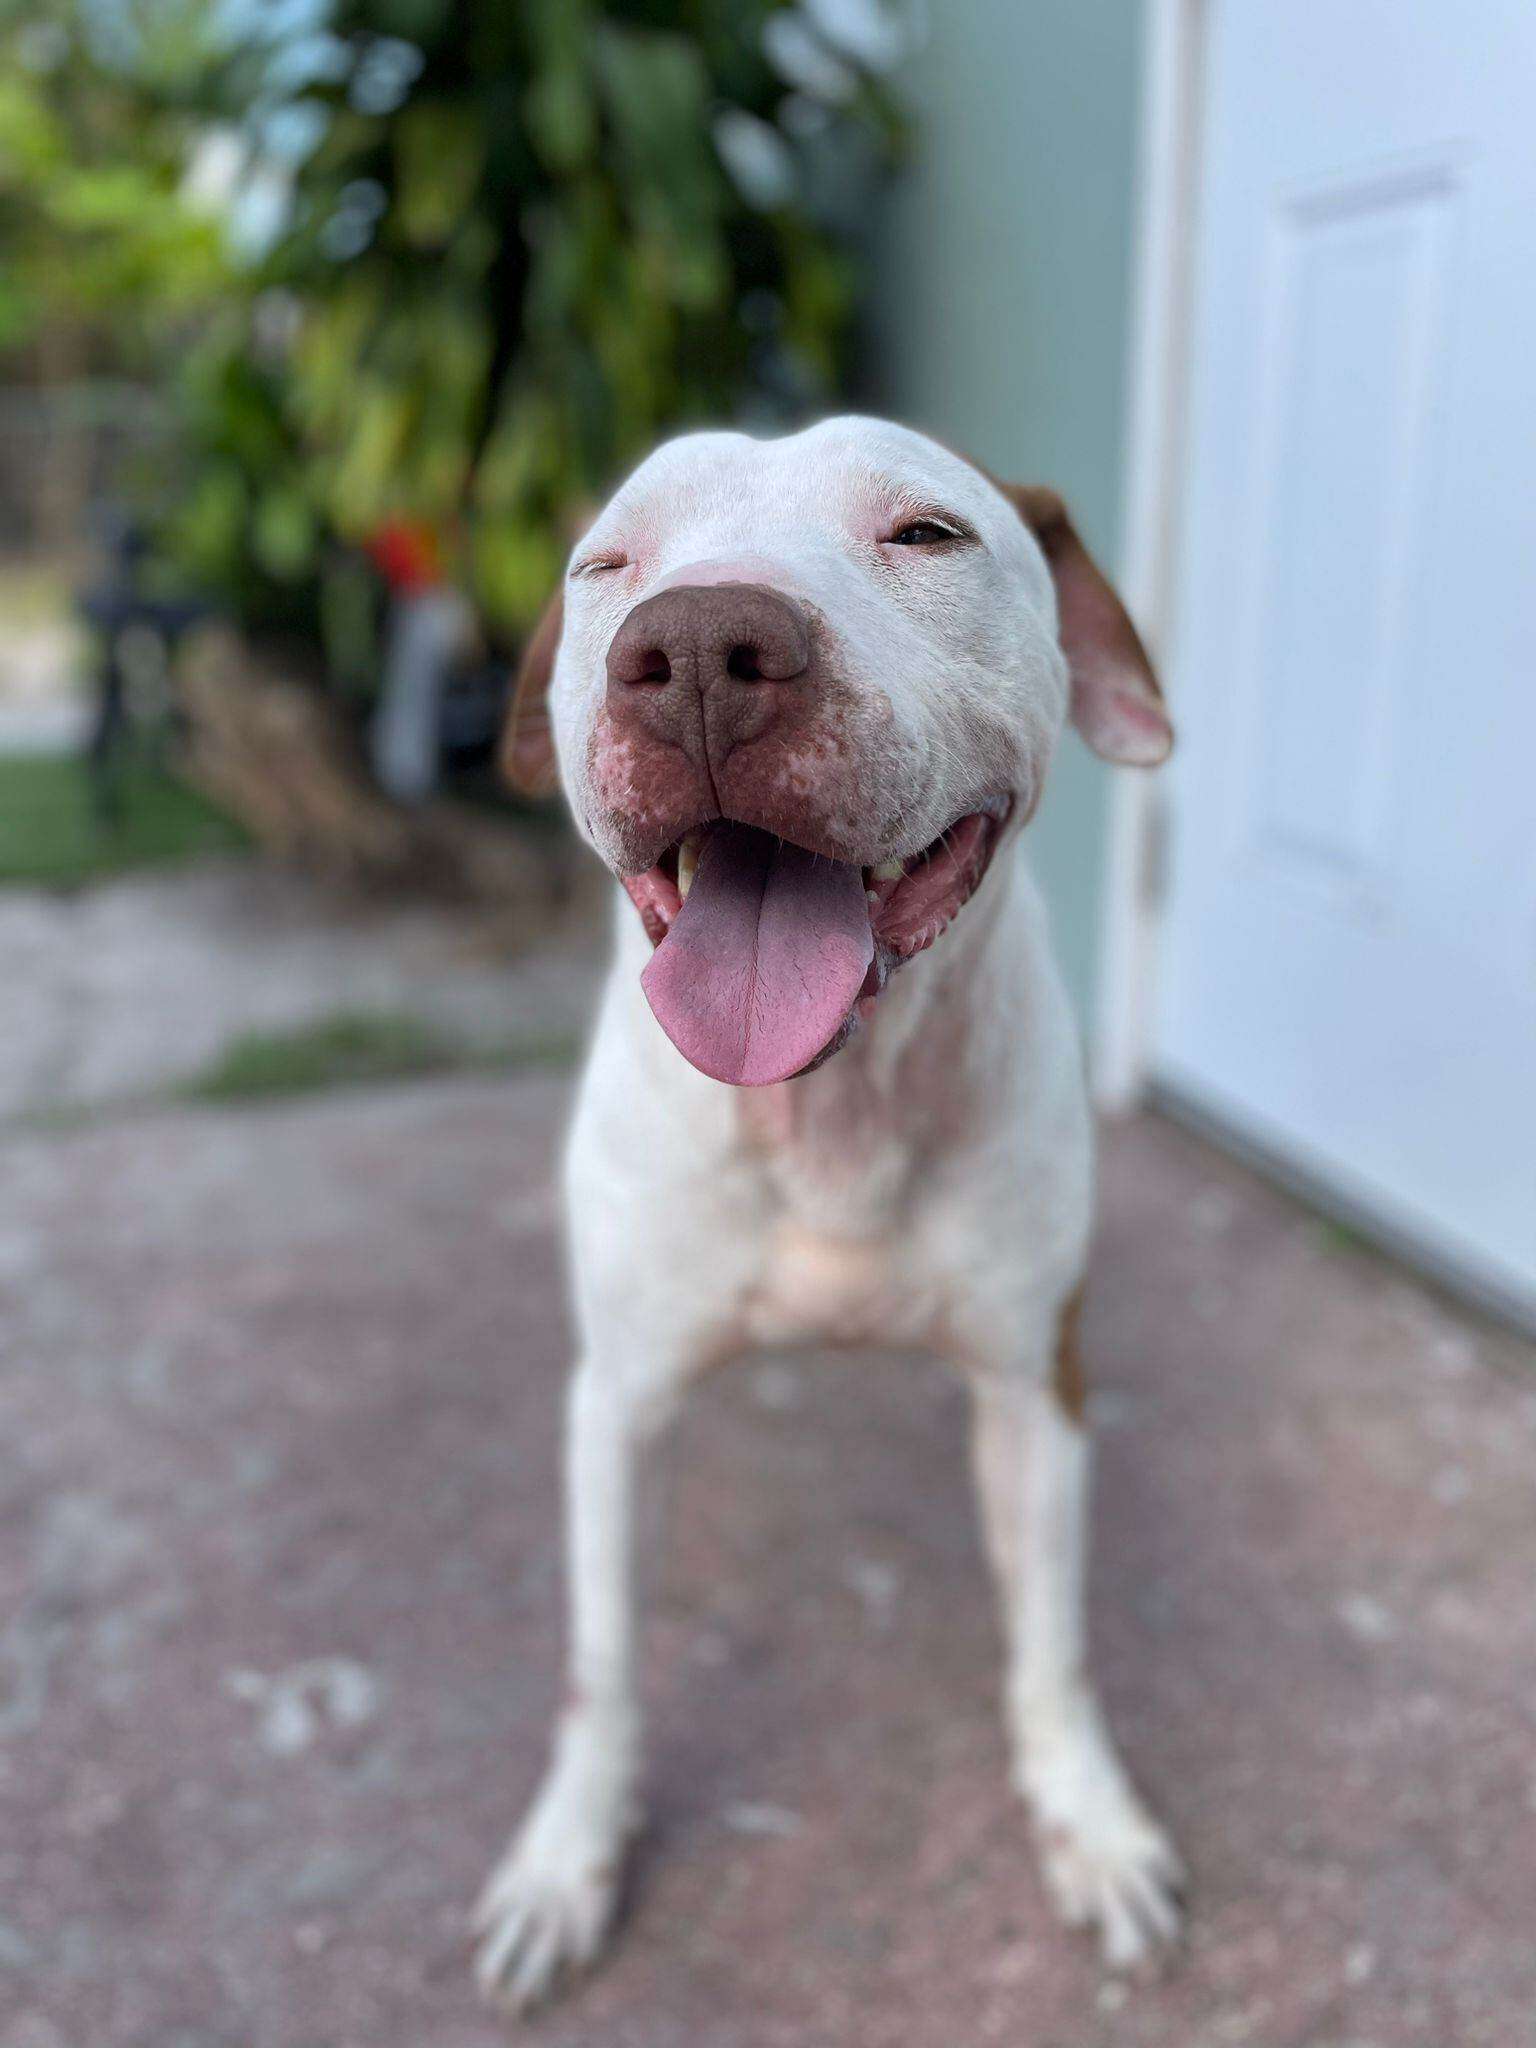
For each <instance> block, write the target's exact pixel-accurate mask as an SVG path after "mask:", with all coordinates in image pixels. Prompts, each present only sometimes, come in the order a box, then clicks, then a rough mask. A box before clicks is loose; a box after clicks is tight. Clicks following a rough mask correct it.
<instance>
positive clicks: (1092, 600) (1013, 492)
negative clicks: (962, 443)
mask: <svg viewBox="0 0 1536 2048" xmlns="http://www.w3.org/2000/svg"><path fill="white" fill-rule="evenodd" d="M1003 489H1004V491H1005V493H1006V495H1007V496H1008V497H1009V498H1010V499H1012V501H1013V503H1014V504H1015V505H1016V506H1017V508H1018V512H1019V517H1020V518H1021V519H1022V520H1023V521H1024V524H1025V525H1026V526H1027V527H1028V528H1029V529H1030V531H1031V532H1032V533H1033V534H1034V536H1035V539H1036V540H1037V541H1038V542H1039V543H1040V551H1041V553H1042V554H1043V555H1044V556H1045V559H1046V564H1047V566H1048V567H1049V569H1050V572H1051V577H1052V580H1053V581H1054V583H1055V585H1056V609H1057V613H1058V615H1059V622H1060V633H1061V649H1062V652H1063V654H1065V655H1066V657H1067V668H1068V671H1069V673H1070V675H1071V678H1072V723H1073V724H1074V725H1075V726H1076V727H1077V729H1078V731H1079V732H1080V733H1081V734H1082V736H1083V738H1084V739H1085V740H1086V741H1087V742H1088V744H1089V746H1090V747H1092V749H1093V751H1094V752H1095V753H1096V754H1100V755H1102V756H1103V758H1104V759H1105V760H1106V761H1122V762H1125V763H1127V764H1128V765H1129V766H1131V767H1135V768H1155V767H1156V766H1157V765H1158V763H1159V762H1160V761H1164V760H1166V759H1167V758H1168V750H1169V748H1170V747H1171V746H1172V745H1173V726H1172V725H1171V723H1170V722H1169V718H1168V712H1167V708H1166V706H1165V705H1164V703H1163V693H1162V691H1161V690H1160V689H1159V688H1158V685H1157V677H1156V676H1155V675H1154V674H1153V672H1152V663H1151V661H1150V660H1149V659H1148V656H1147V650H1146V649H1145V648H1144V647H1143V646H1142V644H1141V637H1140V635H1139V634H1138V633H1137V631H1136V628H1135V627H1134V626H1133V625H1132V624H1131V620H1130V615H1129V613H1128V612H1127V611H1126V609H1125V606H1124V605H1123V604H1122V603H1121V602H1120V600H1119V598H1118V597H1117V596H1116V595H1115V593H1114V590H1113V589H1112V588H1111V586H1110V583H1109V580H1108V578H1107V577H1106V576H1105V575H1104V573H1103V571H1102V570H1101V569H1100V568H1099V566H1098V564H1097V563H1096V562H1095V561H1094V559H1093V557H1092V555H1090V554H1089V552H1088V550H1087V549H1086V548H1085V547H1084V546H1083V543H1082V540H1081V539H1080V537H1079V535H1078V531H1077V528H1076V527H1075V526H1074V525H1073V524H1072V520H1071V516H1070V514H1069V513H1068V511H1067V508H1066V506H1065V505H1064V504H1063V503H1062V501H1061V499H1060V498H1059V497H1058V496H1057V494H1056V493H1055V492H1054V491H1051V490H1045V489H1042V488H1041V487H1040V486H1038V485H1032V484H1005V485H1004V486H1003Z"/></svg>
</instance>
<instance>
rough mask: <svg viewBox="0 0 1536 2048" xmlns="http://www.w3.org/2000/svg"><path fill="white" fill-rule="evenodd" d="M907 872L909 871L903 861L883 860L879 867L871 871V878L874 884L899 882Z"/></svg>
mask: <svg viewBox="0 0 1536 2048" xmlns="http://www.w3.org/2000/svg"><path fill="white" fill-rule="evenodd" d="M906 872H907V870H906V868H905V866H904V865H903V863H902V862H901V861H899V860H883V861H881V862H880V864H879V865H878V867H872V868H871V869H870V871H869V876H870V880H871V881H873V882H899V881H900V880H901V878H902V876H903V875H904V874H905V873H906Z"/></svg>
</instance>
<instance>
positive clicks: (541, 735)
mask: <svg viewBox="0 0 1536 2048" xmlns="http://www.w3.org/2000/svg"><path fill="white" fill-rule="evenodd" d="M563 623H564V605H563V602H562V598H561V593H560V592H559V591H558V590H557V591H556V592H555V594H554V596H553V597H552V598H551V599H550V601H549V603H548V604H547V605H546V606H545V608H544V616H543V617H542V618H541V619H540V620H539V623H538V624H537V626H535V627H534V629H533V638H532V639H531V640H530V641H529V642H528V645H527V646H526V647H525V648H524V649H523V658H522V661H521V663H520V664H519V667H518V671H517V681H516V682H515V683H514V684H513V685H512V704H511V708H510V709H509V710H508V712H507V720H506V724H505V725H504V726H503V727H502V732H501V772H502V774H503V775H504V776H505V777H506V779H507V781H508V782H510V783H511V785H512V787H513V788H514V789H515V790H516V791H517V792H518V793H519V795H521V796H550V795H552V794H553V792H554V790H555V787H556V784H557V782H558V779H559V772H558V769H557V766H556V763H555V736H554V732H553V730H552V728H551V726H550V722H549V679H550V677H551V675H553V673H554V668H555V654H556V651H557V650H558V648H559V646H560V629H561V626H562V625H563Z"/></svg>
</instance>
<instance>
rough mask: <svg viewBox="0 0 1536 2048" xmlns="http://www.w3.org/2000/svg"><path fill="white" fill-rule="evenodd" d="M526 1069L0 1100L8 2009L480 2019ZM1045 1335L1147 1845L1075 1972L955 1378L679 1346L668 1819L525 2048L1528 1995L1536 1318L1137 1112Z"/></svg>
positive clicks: (541, 1720)
mask: <svg viewBox="0 0 1536 2048" xmlns="http://www.w3.org/2000/svg"><path fill="white" fill-rule="evenodd" d="M564 1100H565V1098H564V1091H563V1087H562V1085H561V1084H560V1083H558V1082H556V1081H554V1080H552V1079H549V1078H525V1079H521V1080H507V1079H499V1080H494V1081H491V1080H478V1081H468V1080H457V1081H450V1082H443V1083H438V1084H432V1085H429V1086H423V1087H415V1088H408V1089H397V1090H393V1091H381V1092H378V1093H368V1094H355V1095H349V1096H336V1097H331V1098H326V1099H320V1100H314V1101H311V1102H309V1103H307V1104H305V1105H303V1106H295V1107H290V1108H284V1109H277V1110H266V1111H260V1112H256V1111H245V1112H239V1111H218V1112H214V1111H192V1110H186V1111H177V1112H165V1113H158V1114H154V1115H141V1116H137V1117H134V1118H131V1119H119V1120H116V1121H113V1120H107V1121H104V1122H101V1123H98V1124H97V1125H95V1126H93V1127H91V1128H88V1129H83V1130H78V1131H73V1132H69V1133H67V1134H53V1135H25V1136H16V1135H13V1136H12V1137H10V1138H9V1139H7V1140H5V1141H3V1142H0V1444H3V1446H4V1450H3V1454H0V1527H3V1532H4V1533H3V1540H0V1613H3V1615H4V1616H5V1618H6V1620H5V1628H4V1631H3V1635H0V2048H494V2044H495V2043H496V2042H498V2041H499V2040H501V2039H503V2038H504V2036H503V2034H502V2033H501V2031H500V2029H499V2028H498V2026H497V2025H496V2024H495V2023H494V2022H493V2021H492V2020H491V2019H490V2018H489V2017H487V2016H486V2015H485V2014H483V2013H482V2012H481V2011H480V2010H479V2009H478V2007H477V2006H476V2003H475V2001H474V1998H473V1996H472V1994H471V1991H470V1988H469V1984H468V1978H467V1970H466V1957H465V1952H464V1945H463V1930H462V1916H463V1912H464V1909H465V1907H466V1906H467V1903H468V1901H469V1900H470V1898H471V1897H472V1894H473V1892H474V1890H475V1888H476V1886H477V1884H478V1881H479V1879H480V1876H481V1875H482V1873H483V1871H484V1869H485V1867H486V1865H487V1864H488V1863H489V1861H490V1859H491V1858H492V1856H493V1855H494V1854H495V1853H496V1851H497V1850H498V1849H499V1847H500V1845H501V1841H502V1838H503V1836H504V1834H505V1832H506V1831H507V1829H508V1828H509V1827H510V1825H511V1823H512V1821H513V1820H514V1818H515V1816H516V1814H517V1811H518V1808H519V1805H520V1803H521V1801H522V1800H523V1798H524V1797H525V1795H526V1794H527V1792H528V1790H529V1788H530V1787H531V1785H532V1784H533V1782H534V1779H535V1776H536V1773H537V1770H538V1766H539V1762H540V1758H541V1754H542V1750H543V1746H544V1735H545V1727H546V1722H547V1717H548V1715H549V1713H550V1710H551V1708H552V1706H553V1704H554V1702H555V1699H556V1697H557V1692H558V1685H559V1677H558V1644H559V1588H560V1569H559V1557H558V1548H557V1524H556V1486H555V1462H556V1423H557V1411H558V1404H559V1390H560V1381H561V1374H562V1370H563V1366H564V1360H565V1349H566V1337H565V1330H564V1316H563V1308H562V1301H561V1291H560V1285H559V1281H558V1277H557V1275H558V1253H557V1248H556V1243H555V1234H554V1225H553V1217H552V1210H551V1202H550V1197H549V1168H550V1162H551V1158H552V1155H553V1151H554V1147H555V1144H556V1142H557V1133H558V1129H559V1126H560V1122H561V1118H562V1115H563V1112H564ZM1104 1180H1105V1199H1104V1212H1105V1220H1104V1229H1103V1233H1102V1242H1101V1246H1100V1256H1099V1263H1098V1275H1097V1279H1096V1281H1095V1284H1094V1287H1093V1289H1092V1291H1091V1294H1090V1300H1089V1309H1088V1315H1087V1319H1086V1330H1085V1336H1086V1340H1087V1348H1088V1351H1089V1355H1090V1358H1091V1359H1092V1360H1093V1361H1094V1363H1095V1367H1096V1382H1097V1388H1098V1391H1097V1394H1096V1397H1095V1398H1096V1404H1097V1411H1098V1420H1099V1423H1100V1425H1101V1432H1102V1435H1101V1441H1102V1459H1101V1486H1100V1491H1099V1512H1098V1525H1099V1526H1098V1551H1097V1559H1098V1563H1097V1570H1096V1577H1095V1602H1094V1606H1095V1615H1094V1619H1095V1632H1096V1638H1097V1652H1098V1662H1099V1667H1100V1671H1101V1673H1102V1676H1103V1680H1104V1684H1105V1689H1106V1691H1107V1694H1108V1697H1109V1701H1110V1705H1111V1710H1112V1713H1113V1717H1114V1720H1115V1722H1116V1724H1117V1726H1118V1728H1119V1730H1120V1732H1121V1735H1122V1738H1123V1741H1124V1744H1125V1747H1126V1750H1127V1752H1128V1755H1129V1757H1130V1759H1131V1761H1132V1765H1133V1768H1134V1770H1135V1772H1136V1774H1137V1776H1138V1777H1139V1778H1140V1779H1141V1780H1142V1782H1143V1783H1144V1785H1145V1786H1146V1788H1147V1789H1148V1791H1149V1792H1150V1794H1151V1795H1152V1797H1153V1799H1154V1800H1155V1802H1156V1804H1157V1805H1158V1806H1159V1808H1160V1809H1161V1810H1162V1811H1163V1813H1164V1814H1165V1815H1166V1817H1167V1818H1168V1820H1169V1821H1170V1823H1171V1825H1172V1826H1173V1828H1174V1830H1175V1832H1176V1833H1177V1835H1178V1836H1179V1838H1180V1840H1181V1843H1182V1845H1183V1847H1184V1849H1185V1851H1186V1853H1187V1855H1188V1857H1189V1861H1190V1863H1191V1866H1192V1869H1193V1872H1194V1881H1195V1905H1194V1918H1193V1926H1192V1934H1191V1939H1190V1943H1189V1947H1188V1952H1187V1954H1186V1955H1185V1957H1184V1958H1183V1960H1182V1961H1181V1962H1180V1964H1179V1965H1178V1966H1177V1967H1176V1968H1175V1969H1174V1970H1173V1972H1172V1973H1171V1974H1170V1975H1169V1976H1168V1977H1167V1978H1166V1980H1165V1981H1163V1982H1161V1983H1157V1984H1153V1985H1150V1986H1146V1987H1139V1988H1133V1989H1127V1988H1126V1987H1123V1986H1120V1985H1116V1984H1109V1983H1105V1982H1104V1981H1103V1980H1102V1979H1101V1977H1100V1976H1099V1974H1098V1972H1097V1970H1096V1967H1095V1965H1094V1963H1093V1960H1092V1958H1091V1956H1090V1955H1089V1953H1088V1951H1087V1949H1086V1948H1085V1947H1084V1946H1083V1945H1082V1944H1081V1943H1080V1942H1079V1941H1077V1940H1075V1939H1073V1938H1071V1937H1068V1936H1065V1935H1063V1934H1061V1933H1059V1932H1058V1931H1057V1930H1056V1929H1055V1928H1054V1927H1053V1926H1052V1925H1051V1923H1050V1922H1049V1920H1048V1918H1047V1914H1046V1910H1045V1907H1044V1904H1043V1901H1042V1897H1041V1893H1040V1888H1039V1886H1038V1884H1037V1882H1036V1879H1035V1876H1034V1873H1033V1871H1032V1869H1031V1866H1030V1862H1029V1858H1028V1853H1027V1849H1026V1844H1025V1838H1024V1830H1023V1828H1022V1826H1021V1824H1020V1819H1019V1816H1018V1814H1017V1813H1016V1812H1015V1810H1014V1809H1013V1807H1012V1805H1011V1804H1010V1802H1009V1801H1008V1800H1007V1798H1006V1797H1005V1796H1004V1795H1003V1791H1002V1770H1003V1756H1002V1744H1001V1740H1000V1735H999V1727H998V1721H997V1715H996V1711H995V1694H996V1689H997V1676H998V1672H997V1664H998V1649H997V1643H996V1640H995V1635H994V1629H993V1622H992V1616H991V1611H990V1606H989V1602H988V1598H987V1594H986V1590H985V1587H984V1584H983V1580H982V1575H981V1569H980V1565H979V1562H978V1558H977V1552H976V1542H975V1536H974V1531H973V1524H972V1517H971V1512H970V1505H969V1500H968V1497H967V1491H966V1487H965V1482H964V1475H963V1459H962V1424H963V1414H962V1406H961V1400H960V1396H959V1393H958V1390H957V1389H956V1388H955V1387H954V1386H953V1385H951V1384H950V1382H949V1381H948V1380H947V1379H946V1377H945V1376H944V1375H943V1374H942V1373H941V1372H940V1371H938V1370H937V1369H936V1368H931V1367H928V1366H925V1365H920V1364H911V1365H906V1364H899V1365H896V1364H893V1362H892V1361H891V1360H890V1359H887V1358H873V1357H864V1358H857V1359H853V1360H844V1359H839V1360H836V1361H831V1360H823V1359H819V1358H814V1357H812V1358H807V1357H803V1356H802V1357H796V1358H793V1359H786V1358H780V1359H769V1360H758V1361H755V1362H752V1363H749V1364H747V1365H745V1366H744V1367H743V1368H742V1369H740V1370H738V1371H736V1372H733V1373H729V1374H722V1375H720V1376H719V1377H718V1378H717V1379H716V1380H715V1381H712V1382H711V1383H710V1384H709V1385H707V1386H705V1387H704V1388H702V1389H701V1390H700V1393H699V1396H698V1398H697V1400H696V1402H695V1404H694V1406H693V1407H692V1408H691V1410H690V1411H689V1414H688V1416H687V1418H686V1419H685V1422H684V1424H683V1426H682V1429H681V1431H680V1432H679V1435H678V1437H677V1439H676V1440H675V1442H674V1444H673V1446H672V1447H671V1450H670V1452H669V1455H668V1456H667V1458H666V1459H665V1461H664V1467H663V1472H664V1483H663V1484H662V1485H661V1486H660V1487H659V1488H658V1489H657V1491H658V1494H659V1496H660V1499H661V1506H660V1509H659V1510H658V1512H657V1514H656V1516H655V1518H654V1519H655V1520H656V1523H657V1531H658V1535H657V1550H658V1562H657V1564H656V1567H655V1570H654V1572H653V1574H652V1576H653V1578H654V1581H655V1585H654V1591H653V1599H652V1626H651V1629H650V1632H649V1637H648V1643H649V1651H648V1690H649V1695H650V1703H651V1709H652V1738H651V1750H650V1783H651V1790H652V1794H653V1802H654V1803H653V1821H652V1825H651V1828H650V1831H649V1833H648V1835H647V1837H646V1840H645V1843H644V1846H643V1849H642V1853H641V1857H640V1868H639V1871H638V1873H637V1879H638V1881H637V1884H636V1887H635V1899H634V1905H633V1910H632V1911H631V1913H630V1915H629V1917H628V1921H627V1924H626V1926H625V1929H624V1932H623V1937H622V1941H621V1944H620V1946H619V1948H618V1950H617V1952H616V1954H615V1956H614V1958H613V1960H612V1962H611V1963H610V1965H609V1966H608V1968H607V1969H606V1970H604V1971H603V1972H602V1973H601V1974H600V1975H599V1976H598V1977H596V1978H595V1979H594V1980H593V1981H592V1982H591V1983H590V1984H588V1985H587V1986H585V1987H584V1988H582V1989H581V1990H580V1991H579V1992H578V1993H577V1994H576V1995H575V1996H574V1997H573V1998H572V1999H570V2000H569V2001H568V2002H567V2003H566V2004H564V2005H563V2006H561V2007H559V2008H557V2009H556V2010H555V2011H554V2012H552V2013H551V2014H550V2015H549V2016H548V2017H547V2018H546V2019H545V2020H543V2021H542V2022H540V2023H539V2025H538V2026H537V2028H536V2029H535V2030H534V2032H533V2033H532V2035H531V2036H530V2038H531V2039H533V2040H535V2041H537V2042H540V2043H543V2044H545V2048H595V2044H609V2043H611V2044H613V2048H791V2044H794V2048H807V2044H815V2048H898V2044H899V2048H974V2044H986V2043H992V2042H999V2043H1004V2042H1006V2043H1009V2044H1013V2048H1111V2044H1113V2048H1232V2044H1242V2043H1253V2044H1260V2048H1399V2044H1402V2048H1407V2044H1423V2048H1530V2044H1531V2043H1533V2042H1536V1927H1533V1901H1536V1821H1533V1810H1536V1739H1533V1719H1536V1683H1533V1681H1536V1668H1533V1666H1536V1601H1533V1599H1532V1587H1533V1585H1536V1515H1533V1512H1532V1505H1533V1495H1532V1478H1531V1474H1532V1466H1533V1455H1536V1373H1533V1372H1532V1364H1533V1360H1532V1356H1531V1353H1530V1351H1529V1349H1527V1348H1525V1347H1522V1346H1520V1345H1519V1344H1517V1343H1516V1342H1514V1341H1513V1340H1511V1339H1508V1338H1505V1337H1502V1336H1500V1335H1498V1334H1496V1333H1493V1332H1490V1331H1488V1330H1486V1329H1485V1328H1483V1327H1482V1326H1480V1325H1477V1324H1475V1323H1473V1322H1471V1321H1468V1320H1467V1319H1466V1318H1464V1317H1463V1316H1461V1315H1460V1314H1459V1313H1457V1312H1455V1311H1454V1310H1452V1309H1450V1308H1448V1307H1447V1306H1446V1305H1445V1304H1443V1303H1442V1302H1441V1301H1439V1300H1438V1299H1437V1298H1436V1297H1434V1296H1432V1295H1431V1294H1429V1293H1427V1292H1426V1291H1424V1290H1422V1289H1421V1288H1420V1287H1418V1286H1417V1285H1416V1284H1414V1283H1413V1282H1411V1281H1410V1280H1408V1279H1406V1278H1404V1277H1403V1276H1402V1275H1401V1274H1400V1273H1399V1272H1397V1271H1396V1270H1395V1269H1394V1268H1392V1267H1391V1266H1389V1265H1387V1264H1385V1263H1384V1262H1382V1261H1379V1260H1377V1259H1375V1258H1374V1257H1371V1256H1369V1255H1366V1254H1363V1253H1357V1252H1355V1251H1353V1250H1351V1249H1349V1248H1348V1247H1347V1246H1345V1245H1343V1244H1342V1243H1341V1241H1340V1240H1339V1239H1338V1237H1337V1235H1336V1234H1335V1233H1330V1232H1328V1231H1326V1230H1325V1229H1322V1228H1320V1227H1319V1226H1318V1225H1316V1224H1315V1223H1314V1222H1313V1221H1311V1220H1310V1219H1309V1218H1308V1217H1307V1216H1306V1215H1305V1214H1304V1213H1303V1212H1302V1211H1300V1210H1298V1209H1297V1208H1296V1207H1294V1206H1293V1205H1292V1204H1291V1203H1290V1202H1289V1201H1287V1200H1286V1199H1284V1198H1283V1197H1281V1196H1278V1195H1276V1194H1275V1193H1273V1192H1272V1191H1270V1190H1269V1189H1267V1188H1266V1187H1265V1186H1263V1185H1262V1184H1261V1183H1259V1182H1258V1181H1256V1180H1254V1179H1253V1178H1252V1177H1250V1176H1249V1175H1248V1174H1247V1173H1246V1172H1245V1171H1243V1170H1241V1169H1239V1168H1237V1167H1235V1166H1233V1165H1231V1164H1229V1163H1227V1162H1225V1161H1223V1160H1222V1159H1221V1158H1219V1157H1218V1156H1217V1155H1216V1154H1214V1153H1213V1152H1211V1151H1210V1150H1208V1149H1207V1148H1206V1147H1205V1146H1204V1145H1203V1144H1202V1143H1200V1142H1198V1141H1197V1140H1195V1139H1193V1138H1191V1137H1189V1136H1187V1135H1185V1134H1184V1133H1181V1132H1180V1131H1178V1130H1176V1129H1174V1128H1172V1127H1170V1126H1169V1125H1167V1124H1164V1123H1161V1122H1158V1121H1156V1120H1153V1119H1144V1120H1140V1121H1137V1122H1134V1123H1132V1124H1130V1125H1128V1126H1126V1127H1125V1128H1123V1129H1121V1130H1119V1131H1117V1132H1115V1133H1114V1134H1112V1136H1111V1138H1110V1140H1109V1142H1108V1144H1107V1147H1106V1156H1105V1167H1104Z"/></svg>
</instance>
